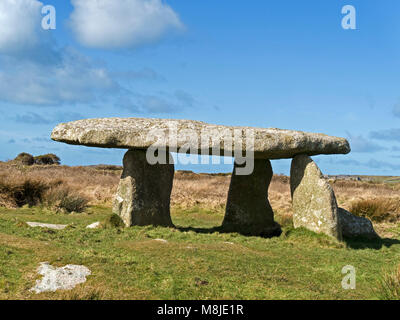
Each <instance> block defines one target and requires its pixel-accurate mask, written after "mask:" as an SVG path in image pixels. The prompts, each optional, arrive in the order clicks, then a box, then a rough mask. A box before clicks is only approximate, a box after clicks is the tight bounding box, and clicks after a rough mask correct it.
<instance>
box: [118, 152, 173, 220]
mask: <svg viewBox="0 0 400 320" xmlns="http://www.w3.org/2000/svg"><path fill="white" fill-rule="evenodd" d="M123 162H124V170H123V172H122V176H121V180H120V182H119V185H118V189H117V194H116V196H115V199H114V204H113V213H115V214H117V215H119V216H120V217H121V219H122V221H123V222H124V224H125V226H127V227H130V226H134V225H136V226H146V225H156V226H164V227H172V226H173V224H172V220H171V216H170V196H171V191H172V183H173V179H174V165H173V164H155V165H151V164H149V163H148V162H147V160H146V152H145V151H144V150H129V151H128V152H127V153H126V154H125V156H124V160H123Z"/></svg>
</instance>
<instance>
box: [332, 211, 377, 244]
mask: <svg viewBox="0 0 400 320" xmlns="http://www.w3.org/2000/svg"><path fill="white" fill-rule="evenodd" d="M338 218H339V223H340V226H341V227H342V235H343V237H346V238H352V237H363V238H369V239H374V238H379V236H378V234H377V233H376V232H375V230H374V227H373V226H372V222H371V221H370V220H368V219H367V218H364V217H358V216H356V215H354V214H352V213H351V212H349V211H347V210H345V209H343V208H339V209H338Z"/></svg>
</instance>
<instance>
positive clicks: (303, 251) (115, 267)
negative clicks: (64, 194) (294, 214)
mask: <svg viewBox="0 0 400 320" xmlns="http://www.w3.org/2000/svg"><path fill="white" fill-rule="evenodd" d="M109 211H110V210H109V209H108V208H103V207H92V208H90V209H89V210H88V212H87V213H84V214H71V215H65V214H55V213H53V212H51V211H47V210H42V209H39V208H36V209H33V208H21V209H18V210H10V209H2V210H1V211H0V212H1V213H0V214H1V218H0V298H1V299H14V298H15V299H379V298H384V296H383V294H384V292H383V290H382V288H381V282H382V279H383V278H384V275H385V274H387V273H390V272H392V271H394V270H395V269H396V267H397V265H398V264H399V261H400V240H396V239H383V240H382V241H375V242H365V241H358V242H357V241H354V242H351V243H337V242H335V241H334V240H331V239H330V238H328V237H325V236H321V235H316V234H314V233H312V232H308V231H306V230H302V229H298V230H294V229H292V228H291V227H286V228H284V234H283V235H282V236H281V237H280V238H273V239H263V238H259V237H245V236H241V235H238V234H223V233H218V232H214V231H213V227H216V226H218V225H219V224H220V223H221V220H222V215H221V214H211V213H209V212H204V211H202V210H194V211H180V210H178V211H174V213H173V220H174V223H175V224H176V225H177V226H178V228H177V229H169V228H154V227H135V228H130V229H118V228H110V229H99V230H90V229H85V226H86V225H87V224H89V223H91V222H95V221H99V220H102V219H104V218H105V217H106V216H107V215H109V213H110V212H109ZM24 221H41V222H49V223H63V224H69V225H70V226H69V227H68V228H67V229H65V230H59V231H54V230H50V229H43V228H29V227H27V226H26V225H25V224H24V223H23V222H24ZM392 232H393V233H395V234H397V237H396V238H399V236H400V228H394V229H393V230H392ZM154 239H165V240H167V241H168V242H167V243H163V242H160V241H156V240H154ZM43 261H48V262H50V263H51V264H52V265H55V266H64V265H66V264H83V265H85V266H87V267H88V268H89V269H90V270H91V271H92V275H91V276H89V277H88V281H87V282H86V283H84V284H82V285H79V286H78V287H76V288H75V289H73V290H71V291H58V292H55V293H42V294H39V295H36V294H33V293H31V292H29V289H30V288H31V287H32V286H33V285H34V282H35V279H37V278H38V276H37V274H36V272H35V271H36V268H37V267H38V265H39V263H40V262H43ZM346 265H352V266H354V267H355V268H356V271H357V277H356V279H357V283H356V285H357V287H356V289H355V290H344V289H342V286H341V281H342V278H343V276H344V275H343V274H342V273H341V270H342V268H343V267H344V266H346Z"/></svg>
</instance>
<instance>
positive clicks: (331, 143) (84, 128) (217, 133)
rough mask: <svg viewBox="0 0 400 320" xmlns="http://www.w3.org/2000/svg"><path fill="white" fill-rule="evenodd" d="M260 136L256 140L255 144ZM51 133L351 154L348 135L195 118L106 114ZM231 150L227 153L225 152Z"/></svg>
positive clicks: (138, 143)
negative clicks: (150, 117)
mask: <svg viewBox="0 0 400 320" xmlns="http://www.w3.org/2000/svg"><path fill="white" fill-rule="evenodd" d="M252 137H254V140H253V141H254V145H253V144H252V142H251V141H252ZM51 138H52V139H53V140H56V141H60V142H65V143H68V144H74V145H85V146H89V147H103V148H121V149H147V148H149V147H150V146H155V147H160V148H162V147H168V148H174V147H176V148H177V150H176V151H175V150H170V151H173V152H184V153H193V154H201V153H203V154H211V153H210V151H212V150H219V152H220V153H219V154H220V155H223V154H225V155H226V154H230V153H233V152H234V151H235V150H236V151H241V152H245V151H253V152H254V157H255V158H260V159H281V158H292V157H294V156H295V155H298V154H307V155H318V154H347V153H349V152H350V146H349V143H348V142H347V140H346V139H344V138H337V137H332V136H327V135H325V134H321V133H306V132H301V131H292V130H281V129H275V128H269V129H264V128H251V127H232V126H221V125H213V124H207V123H204V122H200V121H191V120H165V119H147V118H104V119H87V120H78V121H73V122H69V123H62V124H59V125H58V126H57V127H56V128H54V130H53V132H52V134H51ZM224 152H226V153H224Z"/></svg>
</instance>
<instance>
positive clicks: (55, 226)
mask: <svg viewBox="0 0 400 320" xmlns="http://www.w3.org/2000/svg"><path fill="white" fill-rule="evenodd" d="M26 224H27V225H28V226H30V227H33V228H35V227H41V228H49V229H54V230H62V229H65V228H66V227H67V225H66V224H50V223H40V222H27V223H26Z"/></svg>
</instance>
